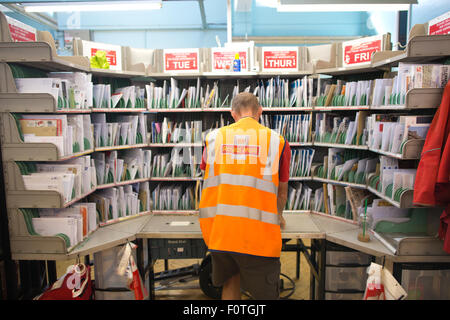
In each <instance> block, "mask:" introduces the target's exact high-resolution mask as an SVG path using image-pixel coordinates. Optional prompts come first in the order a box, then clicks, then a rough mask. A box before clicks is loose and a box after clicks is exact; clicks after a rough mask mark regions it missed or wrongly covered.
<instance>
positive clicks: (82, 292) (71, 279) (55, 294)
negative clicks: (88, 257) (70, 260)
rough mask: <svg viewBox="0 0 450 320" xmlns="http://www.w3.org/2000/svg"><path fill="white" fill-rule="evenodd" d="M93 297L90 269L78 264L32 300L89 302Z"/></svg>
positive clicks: (69, 268)
mask: <svg viewBox="0 0 450 320" xmlns="http://www.w3.org/2000/svg"><path fill="white" fill-rule="evenodd" d="M92 297H93V291H92V280H91V269H90V267H89V266H87V265H85V264H82V263H78V264H75V265H71V266H69V267H68V268H67V272H66V274H64V275H63V276H62V277H61V278H59V279H58V280H57V281H56V282H55V283H53V285H52V286H51V287H50V288H48V289H47V290H45V291H44V292H43V293H42V294H40V295H39V296H37V297H35V298H34V300H90V299H91V298H92Z"/></svg>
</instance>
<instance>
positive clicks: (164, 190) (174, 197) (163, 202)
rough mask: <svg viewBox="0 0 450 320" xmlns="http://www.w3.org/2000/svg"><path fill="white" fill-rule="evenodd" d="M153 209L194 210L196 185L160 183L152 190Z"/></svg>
mask: <svg viewBox="0 0 450 320" xmlns="http://www.w3.org/2000/svg"><path fill="white" fill-rule="evenodd" d="M152 200H153V210H194V209H195V194H194V187H192V186H189V187H185V188H183V187H182V186H181V185H166V186H163V185H161V184H158V185H157V186H156V187H155V189H154V190H153V191H152Z"/></svg>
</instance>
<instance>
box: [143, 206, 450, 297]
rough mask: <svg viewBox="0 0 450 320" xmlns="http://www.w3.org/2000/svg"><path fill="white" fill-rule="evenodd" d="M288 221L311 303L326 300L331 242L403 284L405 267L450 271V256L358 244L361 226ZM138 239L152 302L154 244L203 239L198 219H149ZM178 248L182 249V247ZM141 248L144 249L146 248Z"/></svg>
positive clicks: (298, 217)
mask: <svg viewBox="0 0 450 320" xmlns="http://www.w3.org/2000/svg"><path fill="white" fill-rule="evenodd" d="M284 217H285V219H286V228H285V229H284V230H282V238H283V239H296V240H297V243H296V244H295V245H291V246H290V247H288V251H297V252H301V253H302V254H303V255H304V257H305V258H306V261H307V263H308V265H309V267H310V272H311V283H310V299H312V300H313V299H319V300H323V299H325V278H326V277H325V274H326V263H327V259H326V256H327V247H329V245H327V242H332V243H334V244H338V245H341V246H344V247H347V248H350V249H353V250H356V251H359V252H362V253H365V254H368V255H371V256H372V257H373V258H372V260H374V259H378V261H377V263H380V264H383V265H385V266H386V267H387V269H388V270H389V271H390V272H391V273H393V275H394V276H395V277H396V278H397V281H399V282H401V280H402V279H401V268H402V267H403V266H404V265H405V264H408V265H411V264H413V265H414V264H415V265H417V264H421V263H425V262H427V263H439V264H440V267H442V265H443V266H444V267H445V266H447V267H448V268H449V269H450V255H447V254H445V253H444V254H442V253H438V252H437V253H433V252H431V253H430V254H420V255H417V254H415V253H414V252H409V253H408V252H402V254H401V255H395V254H393V253H392V251H390V250H389V249H388V248H387V247H386V246H385V245H384V244H383V243H382V242H380V241H379V240H378V239H376V238H374V237H372V240H371V241H370V242H367V243H365V242H360V241H358V240H357V235H358V226H357V225H355V224H352V223H349V222H345V221H340V220H338V219H334V218H332V217H330V216H325V215H323V214H315V213H297V214H294V213H292V214H286V213H285V214H284ZM136 238H137V239H138V241H147V252H148V262H149V264H148V266H144V265H143V259H142V252H140V254H139V253H138V264H139V268H140V270H141V271H144V270H145V271H148V274H149V275H148V281H149V288H150V299H154V298H155V291H154V271H153V263H152V261H153V260H156V259H158V256H157V255H158V253H157V252H156V255H155V251H154V250H153V251H152V246H153V244H152V243H153V242H158V241H161V240H162V239H165V240H166V241H168V240H172V241H175V244H176V242H177V241H179V243H181V242H183V241H185V240H201V238H202V236H201V231H200V226H199V224H198V217H197V216H179V215H177V216H174V215H153V216H151V217H150V218H149V219H148V221H147V222H146V224H145V226H144V227H143V228H142V229H141V230H140V231H139V232H137V233H136ZM302 239H310V240H311V246H310V248H307V247H306V246H305V245H304V243H303V241H302ZM186 243H188V242H186ZM191 244H192V243H191ZM439 245H440V244H439ZM175 246H178V244H176V245H175ZM140 247H141V248H142V246H140ZM308 249H309V250H308ZM194 253H195V252H194ZM186 254H187V253H186ZM195 254H197V255H198V257H199V258H203V257H204V252H197V253H195ZM139 255H140V256H139ZM152 255H155V256H152ZM163 258H164V257H163ZM139 261H140V263H139ZM399 270H400V271H399ZM142 274H144V273H142Z"/></svg>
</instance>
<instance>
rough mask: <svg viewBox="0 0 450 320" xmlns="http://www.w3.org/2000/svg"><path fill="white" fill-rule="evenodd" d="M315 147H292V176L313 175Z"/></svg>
mask: <svg viewBox="0 0 450 320" xmlns="http://www.w3.org/2000/svg"><path fill="white" fill-rule="evenodd" d="M314 152H315V150H314V149H311V148H305V149H291V163H290V167H289V176H290V177H309V176H311V164H312V160H313V158H314Z"/></svg>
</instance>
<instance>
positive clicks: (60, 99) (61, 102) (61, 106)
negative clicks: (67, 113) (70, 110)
mask: <svg viewBox="0 0 450 320" xmlns="http://www.w3.org/2000/svg"><path fill="white" fill-rule="evenodd" d="M57 108H58V109H63V108H64V100H63V98H61V97H58V106H57Z"/></svg>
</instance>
